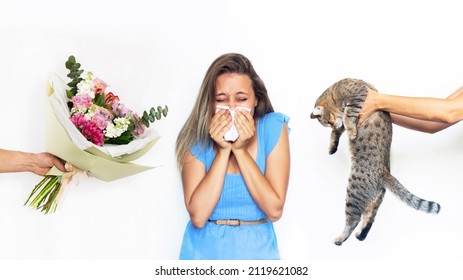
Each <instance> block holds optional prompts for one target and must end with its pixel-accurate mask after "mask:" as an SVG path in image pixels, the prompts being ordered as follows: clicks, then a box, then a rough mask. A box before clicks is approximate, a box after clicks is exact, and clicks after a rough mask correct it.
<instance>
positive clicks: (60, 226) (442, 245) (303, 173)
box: [0, 0, 463, 269]
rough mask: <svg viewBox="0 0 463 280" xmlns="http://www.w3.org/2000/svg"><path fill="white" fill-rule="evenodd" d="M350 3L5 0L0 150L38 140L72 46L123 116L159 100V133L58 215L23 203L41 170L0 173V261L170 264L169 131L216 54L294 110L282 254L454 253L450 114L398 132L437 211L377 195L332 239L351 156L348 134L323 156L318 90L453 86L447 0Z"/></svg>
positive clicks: (458, 169) (0, 2)
mask: <svg viewBox="0 0 463 280" xmlns="http://www.w3.org/2000/svg"><path fill="white" fill-rule="evenodd" d="M149 2H151V4H148V3H149ZM347 2H348V1H312V2H309V1H284V2H283V1H212V0H211V1H202V0H197V1H187V0H185V1H181V0H174V1H141V0H132V1H110V2H107V1H101V2H98V1H87V0H86V1H72V2H71V1H66V2H65V1H49V0H47V1H30V2H25V1H14V2H13V1H6V0H0V35H1V43H0V63H1V66H0V81H1V85H2V87H1V90H0V97H1V99H0V100H1V103H0V104H1V108H2V109H1V120H2V122H1V123H2V125H1V132H0V147H2V148H5V149H12V150H23V151H30V152H41V151H43V150H44V131H43V128H44V126H45V118H44V115H45V111H44V110H45V82H46V78H47V76H48V74H49V73H51V72H55V73H58V74H59V75H61V76H62V77H63V78H65V75H66V74H67V70H66V69H65V68H64V62H65V61H66V59H67V58H68V56H69V55H71V54H72V55H75V56H76V58H77V60H78V61H79V62H80V63H81V64H82V68H83V69H86V70H92V71H93V72H94V73H95V74H96V75H97V76H99V77H100V78H102V79H103V80H105V81H106V82H108V83H109V84H110V86H111V88H110V89H111V90H112V91H113V92H115V93H116V94H118V95H119V96H120V97H121V99H122V100H123V101H124V102H125V103H126V104H127V105H128V106H129V107H131V108H133V109H134V110H136V111H139V112H142V111H143V110H146V109H149V108H150V107H151V106H157V105H165V104H166V105H168V106H169V108H170V111H169V115H168V117H167V118H165V119H163V120H162V121H160V122H158V123H156V124H155V127H156V129H157V130H158V132H159V133H160V134H161V135H162V138H161V140H160V141H159V142H158V143H157V144H156V145H155V146H154V148H153V149H152V150H151V151H150V152H149V153H148V154H147V155H146V156H145V157H143V158H142V159H141V160H139V161H137V163H142V164H147V165H152V166H158V168H155V169H153V170H150V171H147V172H144V173H141V174H138V175H135V176H131V177H127V178H124V179H121V180H118V181H115V182H111V183H105V182H102V181H99V180H97V179H86V178H84V179H82V180H81V181H80V184H79V185H78V186H75V187H70V188H69V189H68V190H67V192H66V195H65V198H64V201H63V204H62V205H61V207H60V208H59V209H58V211H57V213H55V214H53V215H48V216H44V215H42V214H41V213H40V212H38V211H35V210H31V209H29V208H27V207H24V206H22V204H23V203H24V201H25V199H26V198H27V196H28V195H29V193H30V191H31V190H32V188H33V186H34V185H35V184H36V183H37V182H38V181H40V179H41V178H40V177H39V176H36V175H34V174H26V173H22V174H2V175H1V176H0V259H6V260H17V259H19V260H37V259H40V260H56V259H59V260H74V259H83V260H98V259H108V260H175V259H177V258H178V254H179V250H180V246H181V241H182V236H183V231H184V228H185V225H186V223H187V221H188V215H187V212H186V210H185V207H184V204H183V195H182V186H181V181H180V176H179V173H178V170H177V168H176V162H175V155H174V145H175V140H176V137H177V134H178V132H179V130H180V128H181V126H182V125H183V123H184V122H185V120H186V118H187V116H188V115H189V113H190V111H191V109H192V106H193V103H194V100H195V98H196V95H197V93H198V89H199V86H200V83H201V81H202V79H203V76H204V74H205V72H206V70H207V68H208V67H209V65H210V64H211V62H212V61H213V60H214V59H215V58H216V57H218V56H219V55H221V54H223V53H227V52H239V53H242V54H244V55H246V56H247V57H248V58H249V59H250V60H251V61H252V62H253V64H254V67H255V69H256V71H257V72H258V74H259V75H260V76H261V78H262V79H263V80H264V82H265V84H266V86H267V89H268V91H269V95H270V98H271V100H272V103H273V105H274V108H275V109H276V111H280V112H283V113H285V114H287V115H289V116H290V118H291V120H290V123H289V125H290V127H291V129H292V130H291V134H290V145H291V176H290V185H289V191H288V196H287V201H286V205H285V211H284V214H283V217H282V218H281V220H279V221H278V222H276V223H275V229H276V233H277V238H278V242H279V248H280V253H281V257H282V259H284V260H320V261H325V260H328V261H329V260H333V261H334V260H347V259H349V260H396V261H397V260H399V261H400V260H441V261H442V260H446V259H454V260H455V259H459V258H461V251H462V249H463V245H462V244H463V243H462V242H461V236H462V235H463V222H462V220H463V217H462V216H463V210H462V206H461V205H462V204H461V194H462V190H461V180H462V179H463V175H462V174H461V173H462V158H463V157H462V156H463V152H462V149H461V143H462V140H463V132H462V131H463V130H462V126H461V124H456V125H454V126H452V127H450V128H449V129H447V130H445V131H442V132H441V133H438V134H434V135H429V134H423V133H418V132H414V131H410V130H406V129H403V128H400V127H397V126H395V127H394V137H393V147H392V173H393V175H395V176H396V177H397V178H398V179H399V180H400V181H401V182H402V183H403V184H404V185H405V186H406V187H407V188H408V189H409V190H410V191H412V192H413V193H415V194H416V195H418V196H420V197H422V198H426V199H430V200H434V201H437V202H439V203H440V204H441V206H442V210H441V213H440V214H438V215H428V214H425V213H421V212H418V211H416V210H414V209H412V208H410V207H408V206H406V205H405V204H403V203H402V202H400V201H399V200H398V199H396V198H395V197H394V196H393V195H392V194H391V193H387V194H386V197H385V199H384V202H383V204H382V206H381V207H380V210H379V213H378V216H377V219H376V222H375V224H374V225H373V227H372V229H371V231H370V234H369V236H368V237H367V239H366V240H365V241H363V242H359V241H357V240H356V238H355V237H354V236H351V238H349V239H348V240H347V241H346V242H345V243H344V244H343V246H341V247H337V246H335V245H334V244H333V243H332V240H333V239H334V237H336V236H337V235H338V234H339V233H340V232H341V230H342V228H343V225H344V198H345V187H346V185H347V177H348V173H349V164H350V163H349V159H348V155H347V141H346V137H345V136H344V137H343V138H342V141H341V143H340V149H339V151H338V152H337V153H336V154H335V155H333V156H329V155H328V153H327V147H328V139H329V134H330V130H329V129H328V128H324V127H322V126H321V125H320V124H319V123H318V122H317V121H315V120H311V119H310V117H309V115H310V112H311V110H312V108H313V104H314V102H315V100H316V98H317V97H318V96H319V95H320V94H321V93H322V92H323V91H324V90H325V89H326V88H327V87H328V86H330V85H331V84H332V83H334V82H336V81H337V80H339V79H341V78H345V77H354V78H360V79H363V80H365V81H368V82H370V83H372V84H373V85H375V86H376V87H377V88H378V89H379V90H380V91H381V92H384V93H390V94H400V95H409V96H433V97H446V96H448V95H450V94H451V93H452V92H453V91H455V90H456V89H458V88H459V87H460V86H462V79H461V77H462V75H461V67H460V66H461V65H462V63H463V56H462V52H463V40H462V39H461V26H462V24H461V13H460V9H459V6H458V5H457V2H458V1H455V3H454V2H450V1H438V2H437V1H420V2H412V1H382V2H374V1H349V3H347ZM409 2H410V3H409ZM437 3H438V4H437ZM359 269H361V268H360V267H359Z"/></svg>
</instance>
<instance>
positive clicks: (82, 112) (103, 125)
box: [24, 56, 168, 214]
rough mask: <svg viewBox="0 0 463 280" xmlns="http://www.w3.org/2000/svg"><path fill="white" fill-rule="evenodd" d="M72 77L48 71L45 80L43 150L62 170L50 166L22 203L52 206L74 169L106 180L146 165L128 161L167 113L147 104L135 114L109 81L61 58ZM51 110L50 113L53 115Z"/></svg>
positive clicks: (150, 141)
mask: <svg viewBox="0 0 463 280" xmlns="http://www.w3.org/2000/svg"><path fill="white" fill-rule="evenodd" d="M65 66H66V68H67V69H68V70H69V74H68V75H67V76H68V77H69V78H71V79H72V80H71V81H70V82H69V83H67V85H65V83H64V82H63V81H62V80H61V79H60V78H59V77H58V76H57V75H52V76H51V77H50V79H49V84H48V99H49V101H50V105H51V106H50V107H51V110H50V111H53V114H50V120H49V124H50V125H49V132H48V133H47V134H46V135H47V136H48V139H46V140H47V141H46V144H47V151H48V152H50V153H52V154H54V155H56V156H58V157H60V158H62V159H64V160H65V161H66V170H67V172H65V173H62V172H58V171H59V170H57V169H52V170H51V172H49V174H47V175H46V176H45V177H44V178H43V179H42V180H41V181H40V182H39V184H37V185H36V186H35V188H34V189H33V190H32V192H31V194H30V196H29V198H28V199H27V200H26V202H25V204H24V205H26V204H27V203H29V206H31V207H33V208H35V209H39V210H41V211H43V212H44V213H45V214H47V213H49V212H50V213H53V212H55V211H56V208H57V206H58V202H59V200H60V198H61V196H62V193H63V191H64V187H65V186H66V185H67V184H68V183H69V181H70V180H71V179H72V177H73V176H74V175H75V174H78V173H81V172H85V173H87V174H89V175H91V176H93V177H97V178H99V179H102V180H105V181H112V180H115V179H119V178H122V177H126V176H130V175H133V174H135V173H138V172H142V171H145V170H148V169H150V168H151V167H146V166H141V165H136V164H133V163H131V162H130V161H133V160H135V159H137V158H139V157H141V156H142V155H143V154H145V153H146V152H147V151H148V150H149V149H150V148H151V147H152V146H153V145H154V144H155V143H156V141H157V139H158V138H159V135H158V134H157V132H156V131H155V130H154V129H148V128H149V127H150V123H153V122H155V120H160V119H161V117H162V116H164V117H166V116H167V113H168V107H167V106H165V107H164V108H162V107H161V106H158V107H157V108H156V109H154V107H152V108H151V109H150V110H149V111H144V112H143V114H142V116H141V117H140V116H139V115H138V114H137V113H135V112H133V111H132V110H130V109H129V108H128V107H126V106H125V105H124V104H123V103H122V102H121V101H120V99H119V97H118V96H117V95H115V94H114V93H112V92H110V91H108V84H106V83H105V82H104V81H103V80H101V79H100V78H98V77H95V76H94V74H93V73H92V72H90V71H87V72H84V70H81V69H80V66H81V65H80V63H77V62H76V60H75V57H74V56H70V57H69V59H68V61H67V62H66V64H65ZM52 115H54V116H52Z"/></svg>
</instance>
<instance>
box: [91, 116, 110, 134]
mask: <svg viewBox="0 0 463 280" xmlns="http://www.w3.org/2000/svg"><path fill="white" fill-rule="evenodd" d="M92 122H93V123H94V124H95V125H96V126H97V127H98V128H99V129H100V130H103V129H105V128H106V126H107V123H106V118H105V117H104V116H103V115H101V114H95V115H93V117H92Z"/></svg>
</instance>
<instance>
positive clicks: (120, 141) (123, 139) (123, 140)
mask: <svg viewBox="0 0 463 280" xmlns="http://www.w3.org/2000/svg"><path fill="white" fill-rule="evenodd" d="M133 139H134V137H133V135H132V134H130V132H128V131H125V132H124V133H122V134H121V136H119V137H117V138H109V139H108V140H106V141H105V143H107V144H116V145H124V144H128V143H130V142H131V141H132V140H133Z"/></svg>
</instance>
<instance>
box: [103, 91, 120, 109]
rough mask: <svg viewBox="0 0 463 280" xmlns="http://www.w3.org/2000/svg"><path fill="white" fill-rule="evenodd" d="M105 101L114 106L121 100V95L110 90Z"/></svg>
mask: <svg viewBox="0 0 463 280" xmlns="http://www.w3.org/2000/svg"><path fill="white" fill-rule="evenodd" d="M104 102H105V103H106V104H109V105H111V106H112V105H113V104H114V103H118V102H119V97H118V96H117V95H114V93H112V92H108V93H107V94H106V95H105V97H104Z"/></svg>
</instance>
